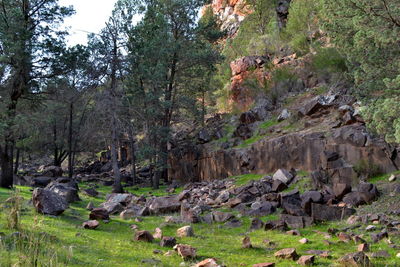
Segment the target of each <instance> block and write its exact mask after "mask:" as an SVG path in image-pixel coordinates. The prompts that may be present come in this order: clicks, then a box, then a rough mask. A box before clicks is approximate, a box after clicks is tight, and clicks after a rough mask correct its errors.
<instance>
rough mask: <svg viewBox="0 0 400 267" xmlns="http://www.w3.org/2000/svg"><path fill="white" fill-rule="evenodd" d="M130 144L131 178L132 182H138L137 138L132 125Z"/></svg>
mask: <svg viewBox="0 0 400 267" xmlns="http://www.w3.org/2000/svg"><path fill="white" fill-rule="evenodd" d="M129 144H130V150H131V165H132V170H131V180H132V184H136V180H137V179H136V150H135V139H134V138H133V129H132V126H130V131H129Z"/></svg>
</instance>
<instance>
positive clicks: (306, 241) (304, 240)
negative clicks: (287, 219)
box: [299, 238, 309, 244]
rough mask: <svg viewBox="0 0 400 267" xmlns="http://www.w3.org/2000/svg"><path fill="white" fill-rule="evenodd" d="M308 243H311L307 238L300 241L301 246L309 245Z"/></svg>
mask: <svg viewBox="0 0 400 267" xmlns="http://www.w3.org/2000/svg"><path fill="white" fill-rule="evenodd" d="M308 242H309V241H308V239H307V238H302V239H300V240H299V243H300V244H307V243H308Z"/></svg>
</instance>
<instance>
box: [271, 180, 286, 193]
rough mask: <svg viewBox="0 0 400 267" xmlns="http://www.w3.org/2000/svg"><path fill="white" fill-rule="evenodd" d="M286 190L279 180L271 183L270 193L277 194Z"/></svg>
mask: <svg viewBox="0 0 400 267" xmlns="http://www.w3.org/2000/svg"><path fill="white" fill-rule="evenodd" d="M287 188H288V187H287V185H286V184H285V183H284V182H282V181H281V180H274V182H273V183H272V188H271V191H272V192H277V193H279V192H282V191H283V190H285V189H287Z"/></svg>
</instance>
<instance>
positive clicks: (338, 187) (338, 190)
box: [333, 183, 351, 200]
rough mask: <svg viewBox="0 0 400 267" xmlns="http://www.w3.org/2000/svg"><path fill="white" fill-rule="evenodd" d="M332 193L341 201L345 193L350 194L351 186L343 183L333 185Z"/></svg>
mask: <svg viewBox="0 0 400 267" xmlns="http://www.w3.org/2000/svg"><path fill="white" fill-rule="evenodd" d="M333 192H334V194H335V197H336V198H337V199H339V200H340V199H342V198H343V197H344V196H345V195H346V194H347V193H350V192H351V186H350V185H348V184H343V183H335V184H334V185H333Z"/></svg>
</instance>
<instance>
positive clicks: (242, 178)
mask: <svg viewBox="0 0 400 267" xmlns="http://www.w3.org/2000/svg"><path fill="white" fill-rule="evenodd" d="M264 176H265V175H264V174H252V173H249V174H242V175H237V176H231V177H229V178H230V179H234V180H235V184H236V185H237V186H240V185H245V184H247V183H248V182H250V181H251V180H260V179H261V178H263V177H264Z"/></svg>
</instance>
